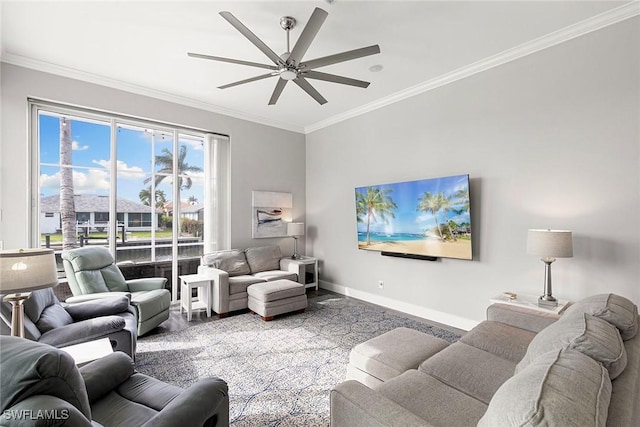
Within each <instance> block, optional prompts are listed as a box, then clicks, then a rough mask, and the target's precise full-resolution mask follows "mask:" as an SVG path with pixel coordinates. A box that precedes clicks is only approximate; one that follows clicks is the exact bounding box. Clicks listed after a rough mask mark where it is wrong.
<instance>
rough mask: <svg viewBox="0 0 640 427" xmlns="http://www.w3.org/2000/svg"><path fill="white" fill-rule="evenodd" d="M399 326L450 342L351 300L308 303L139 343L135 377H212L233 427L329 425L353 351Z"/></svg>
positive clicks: (436, 330) (447, 334)
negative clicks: (332, 396)
mask: <svg viewBox="0 0 640 427" xmlns="http://www.w3.org/2000/svg"><path fill="white" fill-rule="evenodd" d="M400 326H405V327H409V328H413V329H417V330H419V331H422V332H425V333H428V334H431V335H435V336H437V337H440V338H443V339H445V340H447V341H449V342H455V341H457V340H458V339H459V338H460V337H459V335H457V334H456V333H454V332H452V331H448V330H445V329H443V328H440V327H437V326H434V325H431V324H429V323H428V322H426V321H424V322H423V321H420V320H416V319H415V318H408V317H403V316H401V315H399V314H398V313H397V312H392V311H389V310H386V309H384V308H382V307H378V306H374V305H371V304H368V303H364V302H362V301H358V300H355V299H352V298H345V297H342V296H339V295H334V294H324V295H318V296H315V297H310V298H309V307H308V308H307V310H306V311H305V312H304V313H302V314H292V315H287V316H281V317H276V318H275V319H274V320H273V321H271V322H264V321H262V320H261V319H260V317H259V316H257V315H254V314H251V313H244V314H238V315H233V316H229V317H226V318H223V319H218V318H212V319H207V320H205V321H203V322H201V323H198V324H192V325H190V326H189V327H188V328H187V329H184V330H181V331H177V332H167V333H163V334H158V335H151V336H148V337H141V338H140V339H139V340H138V349H137V356H136V368H137V369H138V371H140V372H142V373H145V374H148V375H151V376H153V377H156V378H158V379H160V380H162V381H166V382H169V383H172V384H175V385H178V386H181V387H185V388H186V387H188V386H189V385H191V384H193V383H194V382H195V381H197V380H198V379H199V378H204V377H208V376H217V377H220V378H222V379H224V380H225V381H226V382H227V384H228V385H229V396H230V419H231V425H232V426H234V427H245V426H251V427H255V426H260V427H262V426H296V427H300V426H305V427H306V426H309V427H311V426H323V427H325V426H328V425H329V392H330V390H331V388H332V387H333V386H334V385H336V384H337V383H339V382H341V381H343V380H344V378H345V373H346V367H347V363H348V361H349V351H350V350H351V349H352V348H353V347H354V346H355V345H357V344H359V343H361V342H364V341H366V340H368V339H370V338H372V337H374V336H377V335H380V334H382V333H384V332H387V331H389V330H392V329H394V328H397V327H400ZM185 425H186V424H185Z"/></svg>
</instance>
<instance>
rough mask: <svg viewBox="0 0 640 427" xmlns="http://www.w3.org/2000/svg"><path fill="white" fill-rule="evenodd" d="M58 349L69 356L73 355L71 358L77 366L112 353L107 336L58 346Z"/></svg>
mask: <svg viewBox="0 0 640 427" xmlns="http://www.w3.org/2000/svg"><path fill="white" fill-rule="evenodd" d="M60 350H62V351H64V352H65V353H69V354H70V355H71V357H73V360H75V362H76V365H77V366H82V365H84V364H86V363H89V362H91V361H93V360H96V359H100V358H101V357H104V356H106V355H108V354H110V353H113V348H112V347H111V341H109V338H101V339H99V340H94V341H87V342H83V343H80V344H74V345H69V346H67V347H60Z"/></svg>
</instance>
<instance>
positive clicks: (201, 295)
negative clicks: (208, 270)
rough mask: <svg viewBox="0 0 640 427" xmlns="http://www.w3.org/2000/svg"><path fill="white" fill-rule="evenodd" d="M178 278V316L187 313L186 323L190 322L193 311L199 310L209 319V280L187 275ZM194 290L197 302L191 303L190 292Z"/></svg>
mask: <svg viewBox="0 0 640 427" xmlns="http://www.w3.org/2000/svg"><path fill="white" fill-rule="evenodd" d="M178 277H179V278H180V314H182V310H183V309H184V310H185V311H186V312H187V321H189V322H191V317H192V316H191V315H192V313H193V310H201V309H204V311H205V312H206V313H207V317H211V279H210V278H209V277H207V276H204V275H201V274H187V275H183V276H178ZM194 289H196V290H197V292H198V294H197V295H198V297H197V298H198V300H197V301H193V297H192V292H193V290H194Z"/></svg>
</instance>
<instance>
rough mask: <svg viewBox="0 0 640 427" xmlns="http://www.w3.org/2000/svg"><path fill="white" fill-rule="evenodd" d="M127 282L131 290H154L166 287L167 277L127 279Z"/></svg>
mask: <svg viewBox="0 0 640 427" xmlns="http://www.w3.org/2000/svg"><path fill="white" fill-rule="evenodd" d="M126 282H127V286H129V290H130V291H131V292H140V291H154V290H156V289H164V285H165V284H166V283H167V279H166V278H164V277H145V278H142V279H131V280H127V281H126Z"/></svg>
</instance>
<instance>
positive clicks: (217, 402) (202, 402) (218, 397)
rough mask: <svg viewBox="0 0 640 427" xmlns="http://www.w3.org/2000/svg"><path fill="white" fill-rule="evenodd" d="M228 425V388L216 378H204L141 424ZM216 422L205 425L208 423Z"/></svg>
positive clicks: (158, 426)
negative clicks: (186, 423) (186, 421)
mask: <svg viewBox="0 0 640 427" xmlns="http://www.w3.org/2000/svg"><path fill="white" fill-rule="evenodd" d="M185 420H189V422H188V424H189V425H190V426H204V425H215V426H228V425H229V389H228V387H227V383H226V382H224V381H223V380H221V379H219V378H204V379H201V380H200V381H198V382H197V383H195V384H193V385H192V386H191V387H189V388H188V389H186V390H185V391H184V392H183V393H182V394H180V395H179V396H177V397H176V398H175V399H173V400H172V401H171V402H169V404H168V405H167V406H165V407H164V408H162V410H161V411H160V412H158V414H156V415H155V416H154V417H153V418H151V419H149V420H148V421H147V422H146V423H144V424H143V426H144V427H173V426H178V425H184V424H185ZM209 420H211V421H215V423H208V421H209Z"/></svg>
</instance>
